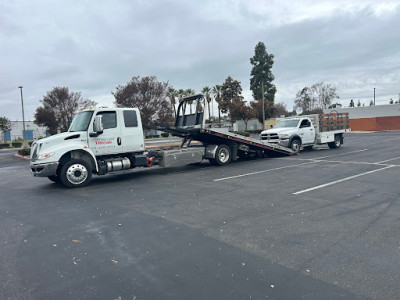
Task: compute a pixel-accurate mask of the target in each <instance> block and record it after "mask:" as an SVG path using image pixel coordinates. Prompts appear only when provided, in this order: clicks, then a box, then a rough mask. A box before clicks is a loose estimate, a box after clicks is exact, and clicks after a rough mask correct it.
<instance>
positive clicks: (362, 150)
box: [276, 149, 368, 160]
mask: <svg viewBox="0 0 400 300" xmlns="http://www.w3.org/2000/svg"><path fill="white" fill-rule="evenodd" d="M364 151H368V149H361V150H356V151H350V152H343V153H340V154H334V155H327V156H321V157H316V158H314V159H321V158H328V157H336V156H340V155H346V154H351V153H359V152H364ZM276 159H281V160H289V159H291V160H304V159H308V158H297V157H294V156H289V157H278V158H276Z"/></svg>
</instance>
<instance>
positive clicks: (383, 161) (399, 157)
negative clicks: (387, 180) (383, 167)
mask: <svg viewBox="0 0 400 300" xmlns="http://www.w3.org/2000/svg"><path fill="white" fill-rule="evenodd" d="M396 159H400V156H398V157H395V158H391V159H387V160H382V161H379V162H377V164H382V163H385V162H388V161H392V160H396Z"/></svg>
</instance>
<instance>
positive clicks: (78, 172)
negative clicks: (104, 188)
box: [66, 164, 88, 184]
mask: <svg viewBox="0 0 400 300" xmlns="http://www.w3.org/2000/svg"><path fill="white" fill-rule="evenodd" d="M66 175H67V176H66V177H67V179H68V181H69V182H71V183H72V184H81V183H83V182H85V180H86V178H87V177H88V171H87V169H86V167H85V166H84V165H81V164H73V165H71V166H70V167H69V168H68V169H67V174H66Z"/></svg>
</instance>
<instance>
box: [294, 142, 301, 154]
mask: <svg viewBox="0 0 400 300" xmlns="http://www.w3.org/2000/svg"><path fill="white" fill-rule="evenodd" d="M292 150H293V152H296V153H297V152H299V150H300V144H299V143H296V142H293V144H292Z"/></svg>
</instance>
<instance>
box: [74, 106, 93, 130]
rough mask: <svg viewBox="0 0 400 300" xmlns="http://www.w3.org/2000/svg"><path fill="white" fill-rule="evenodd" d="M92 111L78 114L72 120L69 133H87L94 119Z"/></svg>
mask: <svg viewBox="0 0 400 300" xmlns="http://www.w3.org/2000/svg"><path fill="white" fill-rule="evenodd" d="M92 115H93V112H92V111H84V112H81V113H78V114H77V115H76V116H75V117H74V119H73V120H72V123H71V126H70V127H69V130H68V131H69V132H75V131H86V130H87V129H88V127H89V123H90V119H91V118H92Z"/></svg>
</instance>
